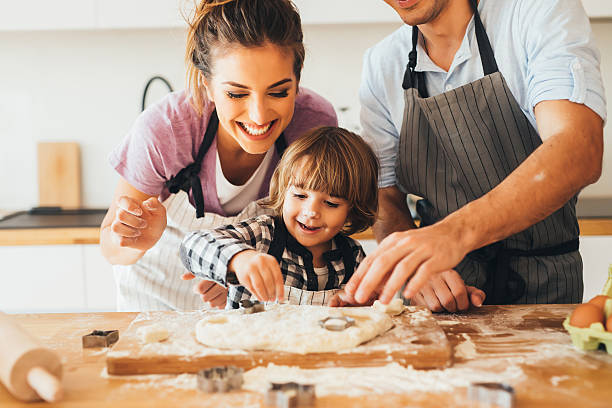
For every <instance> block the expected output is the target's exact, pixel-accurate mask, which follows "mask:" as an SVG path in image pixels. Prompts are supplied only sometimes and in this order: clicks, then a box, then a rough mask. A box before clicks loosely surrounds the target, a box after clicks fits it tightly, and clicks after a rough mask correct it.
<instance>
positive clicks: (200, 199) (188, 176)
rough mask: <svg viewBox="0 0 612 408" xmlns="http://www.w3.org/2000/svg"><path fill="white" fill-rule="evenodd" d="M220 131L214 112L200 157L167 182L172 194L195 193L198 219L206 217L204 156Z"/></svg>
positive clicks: (207, 128)
mask: <svg viewBox="0 0 612 408" xmlns="http://www.w3.org/2000/svg"><path fill="white" fill-rule="evenodd" d="M217 129H219V117H218V116H217V110H216V109H215V110H213V111H212V113H211V114H210V119H209V120H208V126H206V133H204V139H203V140H202V144H201V145H200V149H199V150H198V155H197V156H196V159H195V161H194V162H193V163H191V164H190V165H188V166H187V167H185V168H184V169H182V170H181V171H179V172H178V174H176V175H175V176H174V177H172V178H170V180H168V181H166V183H165V184H166V187H167V188H168V191H170V193H172V194H176V193H178V192H179V191H181V190H182V191H184V192H186V193H187V195H189V190H191V191H192V192H193V199H194V201H195V206H196V218H202V217H204V194H203V193H202V184H201V182H200V170H201V169H202V160H203V159H204V155H206V152H207V151H208V149H209V148H210V145H211V144H212V142H213V140H214V139H215V135H216V134H217Z"/></svg>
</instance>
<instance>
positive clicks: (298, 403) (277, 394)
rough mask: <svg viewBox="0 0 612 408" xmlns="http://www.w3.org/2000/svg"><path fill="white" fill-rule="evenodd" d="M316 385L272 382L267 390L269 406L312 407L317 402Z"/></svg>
mask: <svg viewBox="0 0 612 408" xmlns="http://www.w3.org/2000/svg"><path fill="white" fill-rule="evenodd" d="M315 399H316V395H315V386H314V385H313V384H300V383H296V382H288V383H270V388H268V391H267V392H266V398H265V402H266V405H267V406H272V407H278V408H298V407H311V406H314V404H315Z"/></svg>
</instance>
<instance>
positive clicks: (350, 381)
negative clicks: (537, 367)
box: [243, 363, 524, 397]
mask: <svg viewBox="0 0 612 408" xmlns="http://www.w3.org/2000/svg"><path fill="white" fill-rule="evenodd" d="M523 375H524V374H523V370H521V369H520V368H519V367H516V366H510V367H507V368H506V369H505V370H504V371H502V372H499V373H491V372H486V371H483V370H474V369H470V368H447V369H444V370H415V369H413V368H412V367H410V366H409V367H402V366H401V365H399V364H397V363H392V364H388V365H386V366H383V367H355V368H343V367H334V368H321V369H313V370H310V369H302V368H299V367H291V366H276V365H274V364H269V365H268V366H267V367H257V368H254V369H252V370H250V371H247V372H246V373H245V375H244V385H243V389H245V390H249V391H254V392H263V391H265V390H266V389H267V387H268V384H269V383H270V382H289V381H294V382H298V383H306V384H314V385H315V388H316V394H317V396H325V395H332V394H336V395H346V396H349V397H356V396H361V395H372V394H405V393H412V392H449V391H452V390H453V389H455V388H457V387H467V386H468V385H469V384H470V383H471V382H484V381H488V382H490V381H497V382H505V383H509V384H513V383H516V382H518V381H519V380H520V379H521V377H522V376H523Z"/></svg>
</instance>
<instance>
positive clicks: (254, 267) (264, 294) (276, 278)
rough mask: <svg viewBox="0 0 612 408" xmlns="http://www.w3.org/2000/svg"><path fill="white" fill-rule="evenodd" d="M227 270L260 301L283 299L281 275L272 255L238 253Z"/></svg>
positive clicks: (247, 252)
mask: <svg viewBox="0 0 612 408" xmlns="http://www.w3.org/2000/svg"><path fill="white" fill-rule="evenodd" d="M228 270H229V271H231V272H234V273H235V274H236V278H238V282H240V284H241V285H242V286H244V287H245V288H247V289H248V290H249V292H251V293H252V294H254V295H255V297H256V298H257V299H259V300H260V301H262V302H263V301H266V302H270V301H274V300H282V299H283V296H284V288H283V282H284V280H283V274H282V272H281V270H280V266H279V265H278V262H277V261H276V258H274V257H273V256H272V255H268V254H264V253H261V252H257V251H255V250H246V251H242V252H239V253H238V254H236V255H234V257H233V258H232V259H231V261H230V263H229V265H228Z"/></svg>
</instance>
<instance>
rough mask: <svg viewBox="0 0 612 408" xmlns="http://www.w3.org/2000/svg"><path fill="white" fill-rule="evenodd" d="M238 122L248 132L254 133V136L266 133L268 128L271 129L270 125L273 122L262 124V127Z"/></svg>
mask: <svg viewBox="0 0 612 408" xmlns="http://www.w3.org/2000/svg"><path fill="white" fill-rule="evenodd" d="M238 123H239V124H240V126H241V127H242V128H243V129H244V130H245V131H246V132H247V133H248V134H250V135H253V136H261V135H263V134H264V133H266V132H267V131H268V130H270V126H272V123H273V122H269V123H268V124H267V125H265V126H262V127H253V126H251V125H249V124H247V123H243V122H238Z"/></svg>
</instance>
